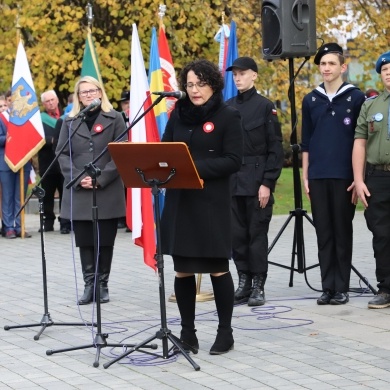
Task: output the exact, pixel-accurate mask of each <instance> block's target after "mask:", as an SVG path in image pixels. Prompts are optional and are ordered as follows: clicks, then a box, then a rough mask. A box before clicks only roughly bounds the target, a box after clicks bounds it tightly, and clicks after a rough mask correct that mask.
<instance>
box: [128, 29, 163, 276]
mask: <svg viewBox="0 0 390 390" xmlns="http://www.w3.org/2000/svg"><path fill="white" fill-rule="evenodd" d="M151 105H152V99H151V97H150V91H149V85H148V78H147V76H146V70H145V63H144V59H143V56H142V51H141V44H140V41H139V37H138V31H137V26H136V25H135V24H133V35H132V40H131V80H130V123H131V122H133V121H134V119H136V118H135V114H136V113H137V114H138V115H137V116H139V115H142V114H143V113H144V112H145V111H146V109H147V108H148V107H150V106H151ZM131 141H132V142H159V141H160V140H159V136H158V129H157V123H156V118H155V116H154V111H153V110H150V111H149V113H148V114H147V115H146V116H145V117H144V118H142V119H141V120H140V121H139V122H138V123H137V124H136V125H135V126H134V127H133V128H132V130H131ZM127 195H128V198H127V213H126V217H127V220H128V221H130V220H131V223H130V224H129V225H131V230H132V236H133V240H134V242H135V244H136V245H139V246H142V248H143V250H144V261H145V264H147V265H149V266H150V267H152V268H153V269H154V270H156V260H155V258H154V256H155V254H156V237H155V224H154V210H153V199H152V192H151V188H132V189H129V190H128V191H127ZM130 207H131V210H129V208H130Z"/></svg>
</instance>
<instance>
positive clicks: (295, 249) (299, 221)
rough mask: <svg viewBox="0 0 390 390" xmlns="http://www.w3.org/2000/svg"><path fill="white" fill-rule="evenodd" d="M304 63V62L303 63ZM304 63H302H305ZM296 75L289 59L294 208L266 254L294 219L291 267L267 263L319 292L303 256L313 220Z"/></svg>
mask: <svg viewBox="0 0 390 390" xmlns="http://www.w3.org/2000/svg"><path fill="white" fill-rule="evenodd" d="M308 59H309V57H307V58H305V60H308ZM305 62H306V61H305ZM305 62H304V63H305ZM304 63H303V64H302V65H301V67H302V66H303V65H304ZM295 77H296V75H295V76H294V59H293V58H289V80H290V86H289V93H288V96H289V99H290V103H291V127H292V131H291V136H290V144H291V148H292V163H293V182H294V206H295V209H294V210H292V211H290V215H289V217H288V218H287V220H286V222H285V223H284V224H283V226H282V227H281V229H280V231H279V232H278V234H277V235H276V237H275V239H274V240H273V241H272V243H271V245H270V246H269V248H268V254H269V253H270V252H271V251H272V249H273V247H274V246H275V244H276V243H277V241H278V240H279V238H280V237H281V235H282V234H283V232H284V230H285V229H286V227H287V226H288V224H289V223H290V221H291V220H292V218H295V220H294V222H295V224H294V238H293V244H292V256H291V265H290V266H286V265H283V264H278V263H275V262H272V261H269V263H270V264H272V265H275V266H278V267H282V268H286V269H289V270H290V282H289V286H290V287H292V286H293V278H294V272H298V273H300V274H304V275H305V281H306V284H307V285H308V286H309V287H310V288H311V289H312V290H314V291H319V290H316V289H314V288H313V287H311V285H310V284H309V282H308V280H307V274H306V271H308V270H310V269H312V268H315V267H318V266H319V263H317V264H314V265H311V266H309V267H307V266H306V256H305V242H304V234H303V218H306V220H308V221H309V222H310V223H311V225H313V226H314V223H313V220H312V219H311V218H310V216H309V215H308V214H307V211H306V210H304V209H303V208H302V207H303V206H302V187H301V178H300V172H299V158H298V153H299V151H300V146H299V145H298V144H297V115H296V108H295V86H294V80H295ZM295 257H297V268H295ZM351 267H352V270H353V271H354V272H355V273H356V275H357V276H358V277H359V278H360V279H361V280H362V281H363V282H364V283H365V284H366V285H367V287H368V288H369V289H370V290H371V291H372V292H373V293H374V294H376V293H377V292H376V290H375V289H374V288H373V287H372V286H371V285H370V284H369V283H368V281H367V279H366V278H365V277H364V276H363V275H361V274H360V273H359V271H358V270H357V269H356V268H355V267H354V266H353V265H351Z"/></svg>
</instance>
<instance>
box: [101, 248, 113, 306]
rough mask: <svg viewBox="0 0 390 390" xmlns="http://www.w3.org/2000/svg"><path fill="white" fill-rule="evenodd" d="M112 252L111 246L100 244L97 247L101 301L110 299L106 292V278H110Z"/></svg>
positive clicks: (104, 301)
mask: <svg viewBox="0 0 390 390" xmlns="http://www.w3.org/2000/svg"><path fill="white" fill-rule="evenodd" d="M113 254H114V247H113V246H101V247H100V248H99V286H100V302H101V303H107V302H109V301H110V296H109V294H108V279H109V278H110V271H111V263H112V256H113Z"/></svg>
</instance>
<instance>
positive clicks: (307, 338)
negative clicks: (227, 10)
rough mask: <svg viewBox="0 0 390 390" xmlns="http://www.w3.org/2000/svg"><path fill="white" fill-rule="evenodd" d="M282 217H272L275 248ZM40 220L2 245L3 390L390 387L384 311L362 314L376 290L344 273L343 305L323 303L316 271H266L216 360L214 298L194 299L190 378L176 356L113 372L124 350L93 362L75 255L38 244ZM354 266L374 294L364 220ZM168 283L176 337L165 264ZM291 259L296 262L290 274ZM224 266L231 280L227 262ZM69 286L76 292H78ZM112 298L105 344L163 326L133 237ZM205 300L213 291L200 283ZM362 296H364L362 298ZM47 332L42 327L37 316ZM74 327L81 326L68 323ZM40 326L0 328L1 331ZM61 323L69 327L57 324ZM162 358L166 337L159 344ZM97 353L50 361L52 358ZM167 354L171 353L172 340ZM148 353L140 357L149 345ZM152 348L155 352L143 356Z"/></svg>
mask: <svg viewBox="0 0 390 390" xmlns="http://www.w3.org/2000/svg"><path fill="white" fill-rule="evenodd" d="M286 221H287V216H275V217H274V218H273V220H272V223H271V228H270V235H269V237H270V243H271V241H272V240H273V239H274V237H276V236H277V233H278V232H279V231H280V229H281V228H282V226H283V224H284V223H285V222H286ZM303 224H304V240H305V244H304V249H305V254H306V256H305V257H306V266H308V267H309V266H311V265H313V266H314V265H316V264H317V249H316V240H315V233H314V229H313V227H312V226H311V224H310V223H309V222H308V221H307V220H306V219H304V220H303ZM294 226H295V218H292V219H291V221H290V223H289V224H288V225H287V227H286V229H285V230H284V232H283V233H282V235H281V236H280V238H279V240H278V241H277V242H276V244H275V246H274V248H273V249H272V251H271V253H270V257H269V260H270V261H272V262H275V263H277V264H279V265H285V266H289V265H290V263H291V258H292V249H293V236H294ZM38 227H39V217H38V216H37V215H34V214H27V215H26V228H27V230H28V231H29V232H31V233H32V237H31V238H28V239H19V238H18V239H14V240H7V239H4V238H2V239H0V262H1V266H2V271H1V273H0V286H1V294H0V325H1V328H0V389H1V390H2V389H55V390H65V389H122V388H123V389H147V390H149V389H159V390H166V389H185V390H193V389H196V390H198V389H223V390H235V389H261V390H263V389H264V390H266V389H278V390H297V389H316V390H325V389H351V390H359V389H377V390H381V389H383V390H385V389H386V390H388V389H389V388H390V334H389V331H390V308H388V309H383V310H368V309H367V302H368V300H369V299H370V297H371V296H372V292H371V291H370V290H369V289H367V287H366V284H365V283H363V282H362V281H361V280H360V278H359V277H358V276H357V274H356V273H355V272H352V275H351V289H352V291H351V292H350V302H349V303H348V304H347V305H342V306H318V305H317V304H316V301H315V300H316V298H317V297H318V296H319V293H318V292H316V291H314V290H313V289H319V288H320V276H319V268H318V267H314V268H312V269H309V270H308V271H307V272H306V275H305V274H304V273H298V272H294V274H293V286H292V287H289V279H290V271H289V270H288V269H284V268H282V267H279V266H276V265H270V268H269V276H268V280H267V283H266V289H265V291H266V297H267V303H266V305H265V306H263V307H257V308H250V307H248V306H247V305H240V306H236V307H235V309H234V318H233V325H234V338H235V346H234V350H233V351H231V352H229V353H228V354H225V355H221V356H211V355H209V349H210V347H211V345H212V343H213V341H214V338H215V335H216V328H217V317H216V312H215V302H214V301H209V302H198V304H197V318H196V325H197V329H198V332H197V335H198V338H199V342H200V351H199V353H198V354H197V355H191V357H192V358H193V360H194V361H195V362H196V363H197V364H198V365H199V366H200V370H199V371H195V370H194V369H193V367H192V366H191V364H190V363H189V362H188V361H187V360H186V359H185V358H184V357H183V356H182V355H178V356H174V357H172V358H169V359H163V358H162V357H153V356H150V355H149V354H145V353H140V352H137V353H132V354H130V355H128V356H127V357H125V358H123V359H121V360H120V361H119V362H117V363H114V364H112V365H111V366H110V367H109V368H107V369H105V368H104V367H103V364H104V363H107V362H109V361H111V360H112V359H113V358H114V357H117V356H119V355H120V354H122V353H123V351H124V349H122V348H121V347H118V348H111V347H109V346H107V347H104V348H102V349H101V352H100V354H98V361H99V363H100V365H99V366H98V367H94V366H93V363H94V361H95V358H96V354H97V352H98V349H97V348H95V347H94V346H93V340H94V339H95V336H94V333H93V332H92V330H91V328H90V327H88V326H85V325H79V324H82V323H83V322H89V321H92V319H96V312H97V308H96V307H95V306H94V305H87V306H80V307H78V306H77V305H76V297H77V295H78V294H79V295H80V292H81V290H83V283H82V275H81V270H80V262H79V257H78V251H77V249H76V248H74V247H73V246H72V236H71V235H61V234H60V233H59V231H58V226H56V229H57V231H55V232H49V233H46V234H45V236H44V240H43V243H44V245H42V243H41V239H40V234H39V233H37V231H38ZM354 229H355V239H354V241H355V242H354V260H353V264H354V266H355V267H356V270H357V271H358V272H359V273H360V274H361V275H362V276H363V277H364V278H366V279H367V280H368V282H369V283H370V284H371V285H372V286H373V287H374V288H376V280H375V268H374V259H373V252H372V246H371V233H370V232H369V231H368V230H367V228H366V225H365V221H364V216H363V214H362V213H361V212H358V213H357V214H356V217H355V221H354ZM42 247H44V252H45V258H46V270H47V292H48V294H47V308H45V300H44V294H43V276H42V275H43V270H42ZM164 264H165V268H164V277H165V278H164V279H165V295H166V297H165V298H166V300H165V301H166V314H167V322H168V328H169V329H170V330H171V331H172V333H173V334H174V335H179V332H180V325H179V317H178V310H177V306H176V304H175V303H172V302H169V301H168V298H169V296H170V295H171V293H172V291H173V280H174V272H173V267H172V262H171V259H170V257H169V256H164ZM297 265H298V264H297V261H296V264H295V266H296V267H297ZM231 270H232V274H233V277H234V280H235V282H237V276H236V272H235V267H234V264H231ZM76 282H77V288H78V292H77V289H76ZM109 286H110V298H111V301H110V302H109V303H107V304H104V305H101V318H102V333H104V334H105V333H107V334H108V335H109V337H108V339H107V342H108V343H114V344H126V343H128V344H138V343H140V342H142V341H144V340H146V339H148V338H151V337H153V336H154V335H155V334H156V332H157V331H158V330H159V329H160V327H161V317H160V300H159V281H158V278H157V276H156V275H155V273H154V272H153V270H152V269H151V268H149V267H147V266H146V265H144V263H143V260H142V251H141V249H140V248H138V247H137V246H135V245H134V244H133V243H132V240H131V233H125V232H124V230H119V232H118V236H117V242H116V246H115V252H114V260H113V266H112V272H111V278H110V283H109ZM200 290H201V292H207V291H210V290H211V282H210V279H209V276H208V275H204V276H203V278H202V283H201V286H200ZM367 290H368V291H367ZM47 313H50V318H51V319H52V321H53V325H50V326H48V327H47V328H46V329H44V331H43V333H42V334H41V335H40V337H39V339H38V340H34V336H36V335H37V333H38V331H39V330H40V329H41V322H42V321H43V319H44V315H45V314H47ZM72 323H76V324H77V325H71V324H72ZM18 324H19V325H20V324H21V325H26V324H35V325H37V326H35V327H23V328H17V329H10V330H7V331H6V330H4V326H12V325H18ZM61 324H64V325H61ZM153 342H154V343H156V344H157V345H158V350H157V352H158V353H159V354H160V356H161V354H162V342H161V340H158V339H157V340H154V341H153ZM84 345H89V346H92V347H90V348H81V349H78V350H72V351H68V352H58V353H54V354H53V355H50V356H48V355H47V354H46V351H47V350H54V351H55V352H57V351H58V350H59V349H62V348H72V347H82V346H84ZM168 346H169V348H170V347H171V346H172V344H171V343H170V342H168ZM145 351H147V349H145ZM148 351H151V350H148Z"/></svg>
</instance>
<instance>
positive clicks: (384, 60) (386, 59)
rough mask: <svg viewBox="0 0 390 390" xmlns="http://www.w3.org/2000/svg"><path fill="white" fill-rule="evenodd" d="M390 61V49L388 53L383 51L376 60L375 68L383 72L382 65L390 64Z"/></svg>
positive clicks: (378, 71)
mask: <svg viewBox="0 0 390 390" xmlns="http://www.w3.org/2000/svg"><path fill="white" fill-rule="evenodd" d="M389 63H390V51H388V52H387V53H383V54H382V55H381V56H380V57H379V58H378V61H377V62H376V65H375V70H376V73H381V69H382V65H385V64H389Z"/></svg>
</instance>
